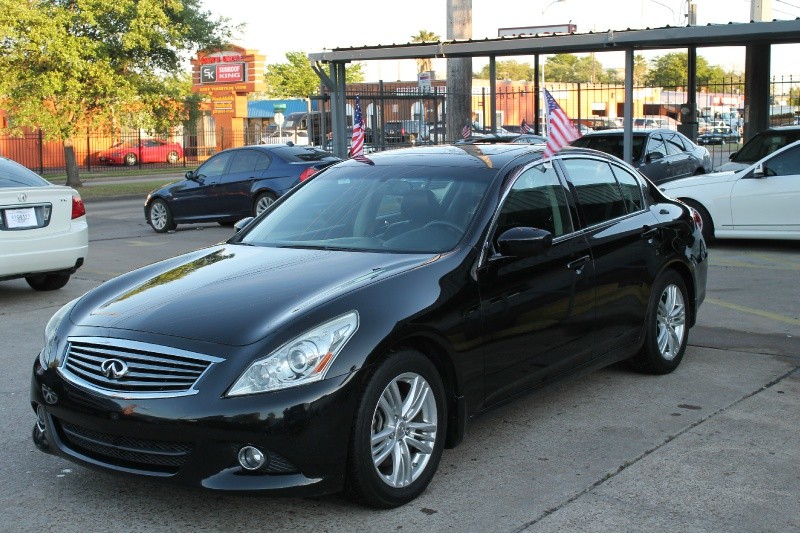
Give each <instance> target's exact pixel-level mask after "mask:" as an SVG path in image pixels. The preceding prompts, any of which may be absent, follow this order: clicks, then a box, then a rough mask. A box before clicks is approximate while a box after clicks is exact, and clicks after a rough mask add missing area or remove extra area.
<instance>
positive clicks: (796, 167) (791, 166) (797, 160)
mask: <svg viewBox="0 0 800 533" xmlns="http://www.w3.org/2000/svg"><path fill="white" fill-rule="evenodd" d="M764 169H765V174H766V175H767V176H790V175H797V174H800V147H794V148H790V149H789V150H785V151H783V152H781V153H780V154H778V155H776V156H775V157H773V158H772V159H770V160H769V161H767V162H766V163H765V164H764Z"/></svg>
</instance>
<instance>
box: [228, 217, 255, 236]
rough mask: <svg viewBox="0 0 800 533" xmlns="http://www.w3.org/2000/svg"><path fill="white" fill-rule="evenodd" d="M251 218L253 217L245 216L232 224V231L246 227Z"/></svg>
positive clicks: (236, 231) (237, 231) (238, 230)
mask: <svg viewBox="0 0 800 533" xmlns="http://www.w3.org/2000/svg"><path fill="white" fill-rule="evenodd" d="M253 218H254V217H246V218H243V219H241V220H240V221H238V222H237V223H236V224H234V225H233V229H234V232H235V233H239V232H240V231H242V230H243V229H244V228H246V227H247V225H248V224H250V222H252V221H253Z"/></svg>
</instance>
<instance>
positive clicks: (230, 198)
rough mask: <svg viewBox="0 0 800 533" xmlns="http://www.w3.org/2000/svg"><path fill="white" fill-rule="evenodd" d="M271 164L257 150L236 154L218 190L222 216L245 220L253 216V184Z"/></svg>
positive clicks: (246, 149)
mask: <svg viewBox="0 0 800 533" xmlns="http://www.w3.org/2000/svg"><path fill="white" fill-rule="evenodd" d="M269 163H270V159H269V157H268V156H267V155H266V154H264V153H263V152H261V151H260V150H257V149H248V148H243V149H240V150H237V151H236V152H234V155H233V159H232V160H231V163H230V165H229V166H228V169H227V171H226V172H225V174H223V175H222V176H221V177H220V182H219V185H218V186H217V190H216V194H217V198H218V201H219V204H220V214H221V215H222V216H225V217H228V218H244V217H247V216H252V215H253V197H252V190H253V182H255V181H257V180H258V179H260V178H261V176H262V175H263V174H264V171H265V170H266V169H267V168H268V167H269Z"/></svg>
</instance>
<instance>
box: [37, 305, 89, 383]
mask: <svg viewBox="0 0 800 533" xmlns="http://www.w3.org/2000/svg"><path fill="white" fill-rule="evenodd" d="M78 300H80V298H75V299H74V300H72V301H71V302H69V303H68V304H66V305H65V306H64V307H62V308H61V309H59V310H58V311H56V313H55V314H54V315H53V316H52V317H51V318H50V321H49V322H48V323H47V325H46V326H45V327H44V348H42V351H41V352H39V363H41V365H42V367H43V368H47V367H48V366H49V365H50V363H52V362H53V359H54V358H55V350H56V346H58V340H59V339H58V337H57V336H56V331H58V326H59V325H61V322H62V321H63V320H64V318H65V317H66V316H67V315H69V312H70V311H72V308H73V307H75V304H76V303H78Z"/></svg>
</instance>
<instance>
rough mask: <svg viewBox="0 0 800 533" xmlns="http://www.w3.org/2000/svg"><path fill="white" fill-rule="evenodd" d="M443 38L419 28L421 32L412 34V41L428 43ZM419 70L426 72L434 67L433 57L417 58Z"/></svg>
mask: <svg viewBox="0 0 800 533" xmlns="http://www.w3.org/2000/svg"><path fill="white" fill-rule="evenodd" d="M441 40H442V38H441V37H439V36H438V35H436V34H435V33H433V32H432V31H428V30H419V33H418V34H416V35H412V36H411V42H412V43H428V42H438V41H441ZM416 61H417V72H426V71H428V70H431V69H433V65H432V63H431V59H430V58H429V57H426V58H420V59H417V60H416Z"/></svg>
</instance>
